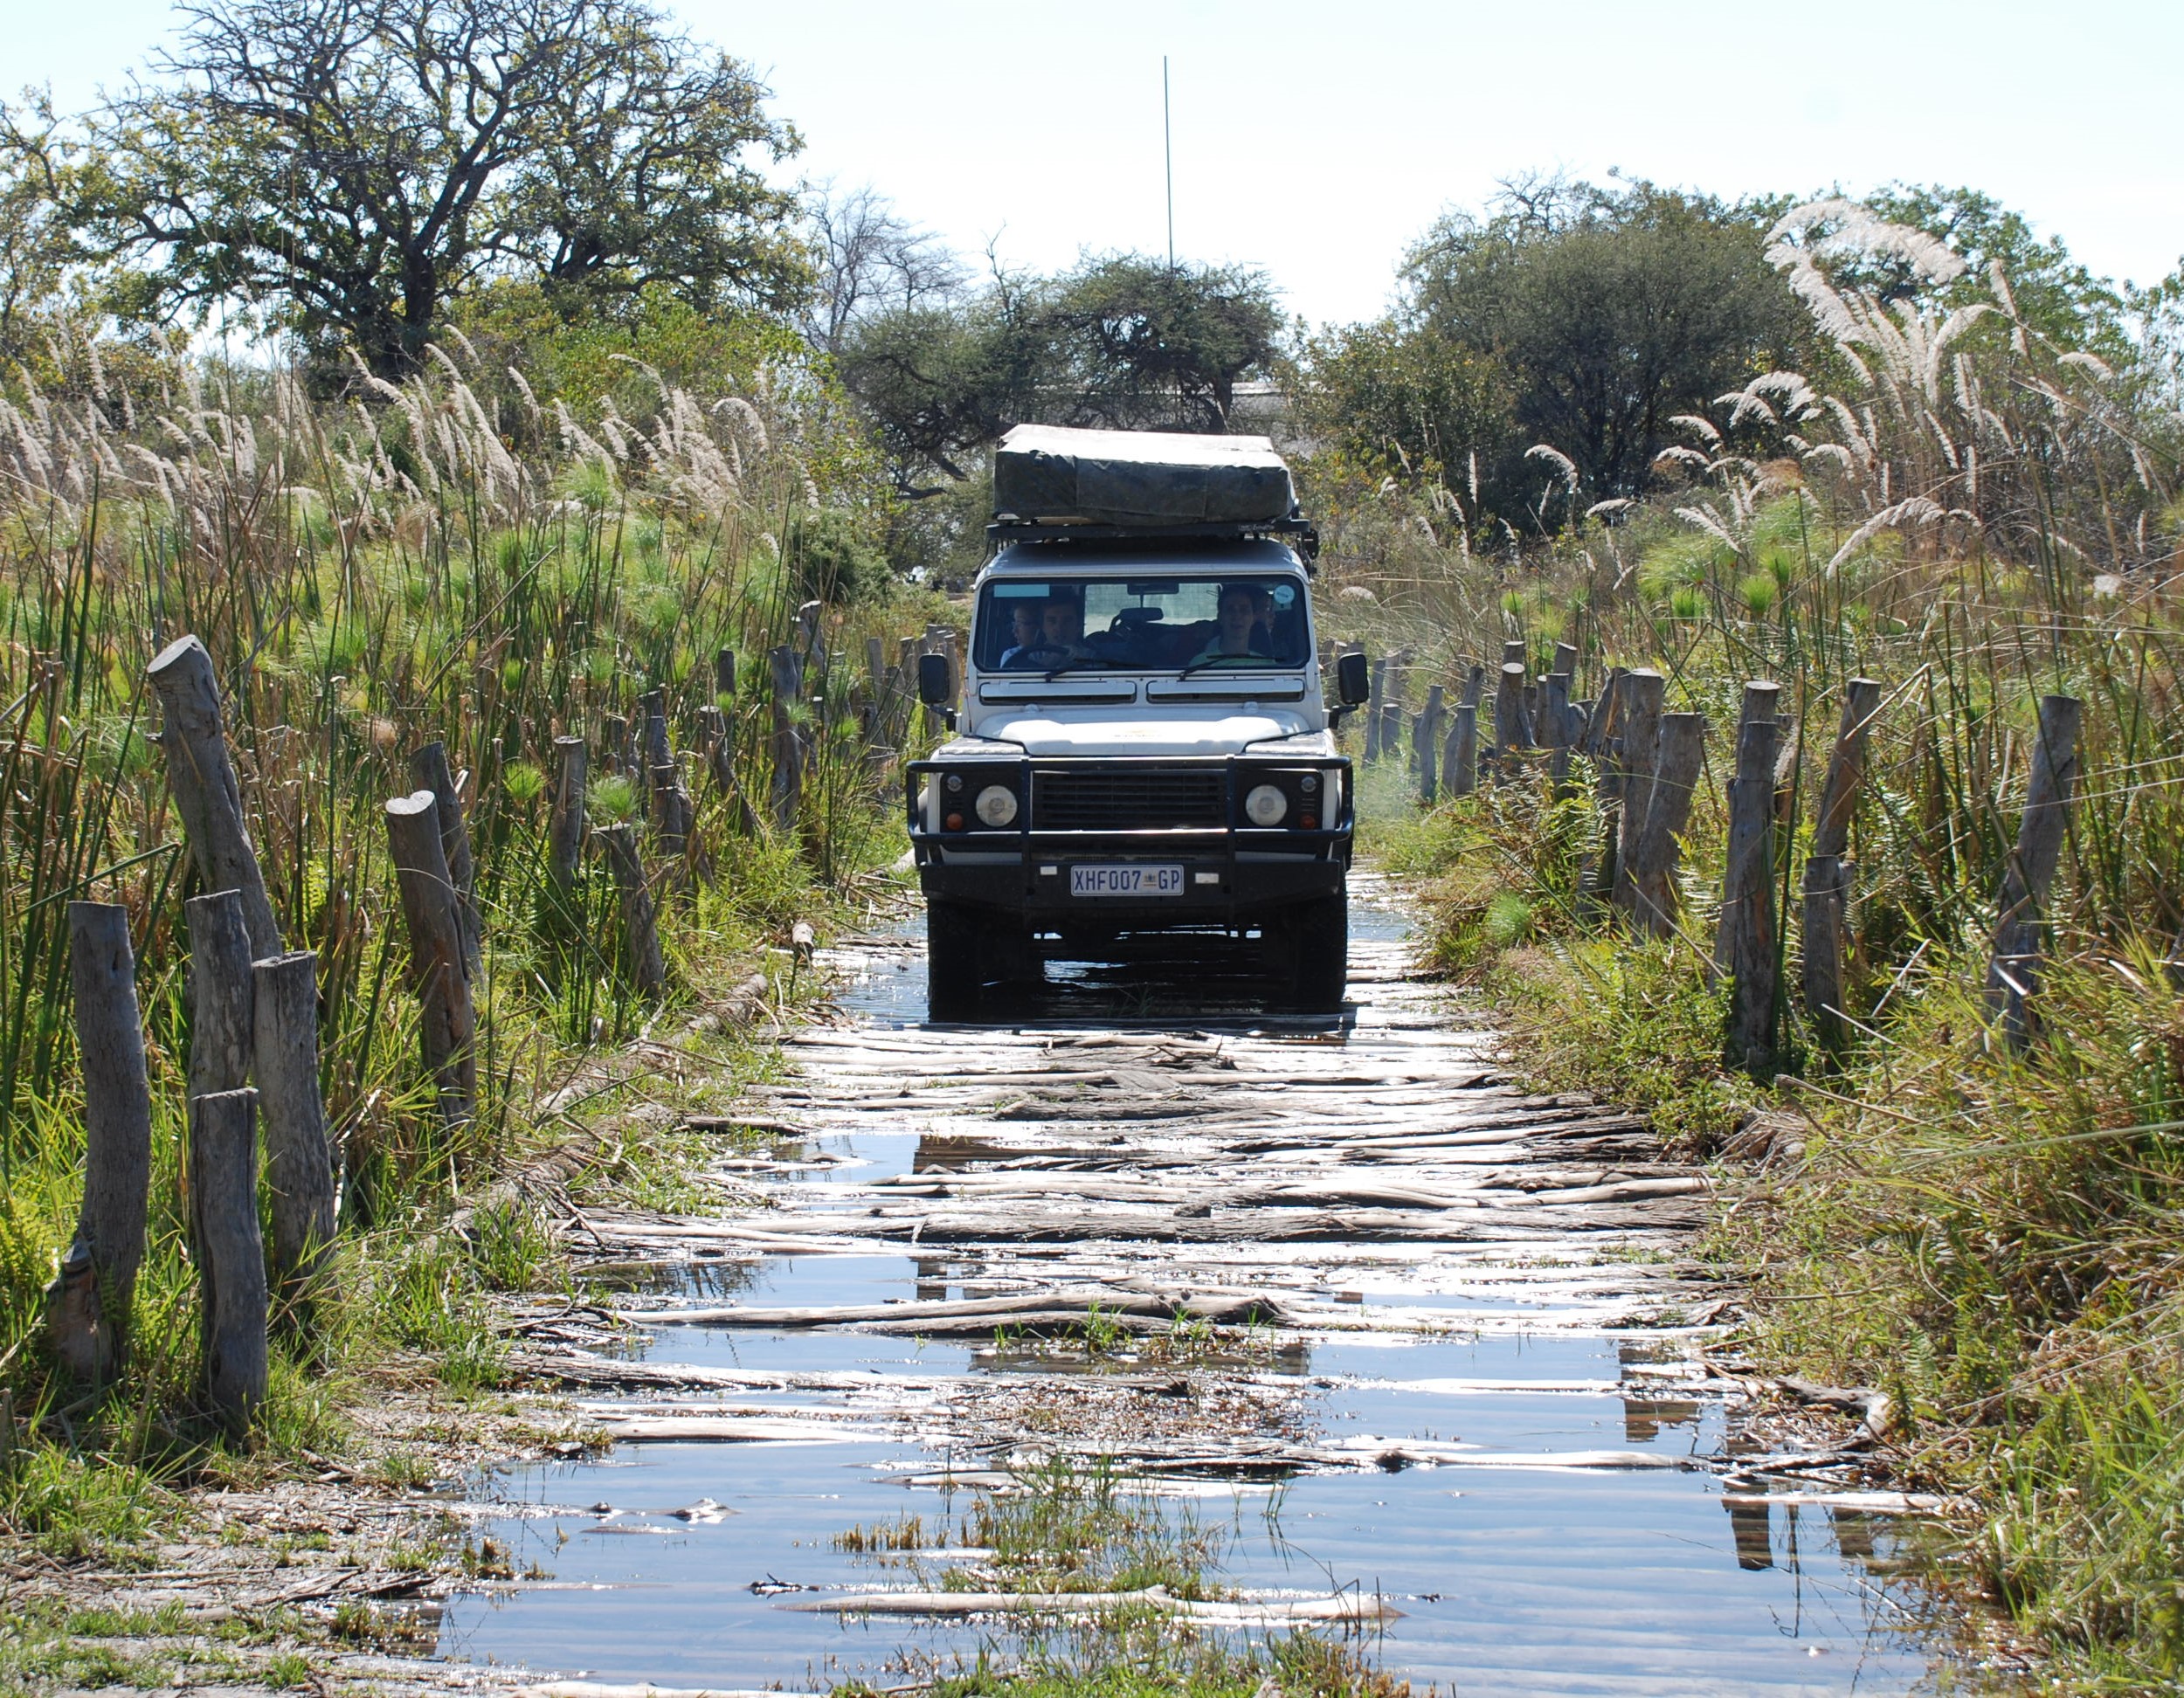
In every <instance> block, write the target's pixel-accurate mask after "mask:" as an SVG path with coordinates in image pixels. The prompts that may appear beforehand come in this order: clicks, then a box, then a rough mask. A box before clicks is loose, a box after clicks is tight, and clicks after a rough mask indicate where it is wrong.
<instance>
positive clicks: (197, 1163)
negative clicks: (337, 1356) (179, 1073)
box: [190, 1090, 266, 1432]
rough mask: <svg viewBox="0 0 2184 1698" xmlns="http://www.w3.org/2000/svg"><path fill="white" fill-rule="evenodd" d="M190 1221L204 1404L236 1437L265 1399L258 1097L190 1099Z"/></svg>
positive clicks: (220, 1094) (237, 1094) (224, 1094)
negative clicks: (199, 1307) (199, 1306)
mask: <svg viewBox="0 0 2184 1698" xmlns="http://www.w3.org/2000/svg"><path fill="white" fill-rule="evenodd" d="M190 1239H191V1253H192V1260H195V1261H196V1263H197V1287H198V1290H199V1292H200V1293H201V1294H202V1295H201V1301H202V1305H203V1310H204V1312H203V1315H202V1317H201V1318H200V1320H199V1322H198V1329H199V1335H200V1338H201V1341H202V1344H203V1350H204V1394H205V1401H206V1403H207V1404H208V1405H210V1406H211V1410H212V1412H213V1413H214V1414H215V1415H216V1416H218V1418H219V1419H220V1421H221V1423H222V1424H223V1425H225V1426H226V1427H227V1428H228V1430H229V1431H230V1432H240V1431H242V1430H243V1429H244V1428H245V1427H246V1426H248V1425H250V1419H251V1417H252V1415H253V1414H254V1413H256V1412H257V1410H258V1407H259V1405H261V1404H263V1403H264V1402H265V1400H266V1251H265V1244H264V1241H263V1239H261V1238H260V1237H259V1230H258V1093H257V1092H255V1091H249V1090H244V1091H216V1092H214V1093H212V1094H211V1095H209V1096H200V1097H192V1098H191V1099H190Z"/></svg>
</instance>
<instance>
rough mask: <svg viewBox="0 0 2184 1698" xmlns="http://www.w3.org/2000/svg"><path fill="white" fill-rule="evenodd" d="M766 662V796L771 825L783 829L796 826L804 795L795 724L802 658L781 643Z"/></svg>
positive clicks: (800, 695)
mask: <svg viewBox="0 0 2184 1698" xmlns="http://www.w3.org/2000/svg"><path fill="white" fill-rule="evenodd" d="M766 663H767V666H768V668H769V669H770V671H771V674H772V681H773V746H772V751H771V752H772V756H773V782H772V786H771V789H770V790H769V791H768V799H769V801H770V802H771V813H772V815H773V825H774V829H775V830H776V831H778V832H784V833H786V832H792V831H794V830H795V829H796V817H797V810H798V805H799V804H800V803H801V802H802V801H803V797H804V739H803V738H802V737H801V736H800V735H798V725H797V715H798V712H799V711H800V710H801V708H802V706H803V700H804V662H803V661H802V660H801V659H799V658H798V655H797V652H796V648H795V645H793V644H789V643H784V644H782V645H780V646H779V647H778V648H775V649H773V650H772V651H771V652H769V653H768V654H767V656H766Z"/></svg>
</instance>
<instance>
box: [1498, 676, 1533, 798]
mask: <svg viewBox="0 0 2184 1698" xmlns="http://www.w3.org/2000/svg"><path fill="white" fill-rule="evenodd" d="M1531 747H1532V732H1531V719H1530V717H1529V716H1528V715H1527V714H1525V712H1524V662H1523V661H1521V660H1505V661H1503V663H1502V675H1501V682H1500V685H1499V686H1498V687H1496V690H1495V693H1494V749H1495V753H1496V756H1498V757H1499V759H1500V762H1501V764H1500V765H1499V766H1497V767H1496V777H1500V778H1506V777H1509V776H1510V773H1511V772H1512V771H1513V770H1515V764H1516V762H1517V751H1518V750H1520V749H1530V748H1531Z"/></svg>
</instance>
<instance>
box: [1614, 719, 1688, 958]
mask: <svg viewBox="0 0 2184 1698" xmlns="http://www.w3.org/2000/svg"><path fill="white" fill-rule="evenodd" d="M1660 727H1661V728H1660V734H1659V740H1658V748H1659V755H1658V756H1657V758H1656V760H1655V765H1654V771H1653V778H1652V782H1651V784H1650V786H1649V790H1650V792H1651V794H1650V796H1649V797H1648V801H1647V804H1646V823H1645V827H1644V829H1643V830H1642V831H1641V832H1639V834H1638V839H1637V842H1636V844H1635V846H1634V847H1633V849H1632V851H1631V858H1630V883H1631V910H1630V920H1631V928H1632V929H1633V930H1634V931H1635V932H1636V933H1637V934H1638V935H1639V936H1641V937H1667V936H1669V935H1672V934H1673V933H1674V932H1675V930H1676V908H1677V902H1676V860H1677V858H1678V855H1679V852H1680V845H1679V843H1678V841H1677V840H1678V839H1679V838H1680V837H1681V835H1682V833H1683V827H1684V826H1685V825H1686V824H1688V823H1689V821H1690V817H1691V793H1692V791H1693V790H1695V789H1696V788H1697V784H1698V775H1699V769H1700V768H1701V767H1702V766H1703V765H1704V763H1705V760H1706V720H1705V717H1704V715H1703V714H1662V715H1661V721H1660Z"/></svg>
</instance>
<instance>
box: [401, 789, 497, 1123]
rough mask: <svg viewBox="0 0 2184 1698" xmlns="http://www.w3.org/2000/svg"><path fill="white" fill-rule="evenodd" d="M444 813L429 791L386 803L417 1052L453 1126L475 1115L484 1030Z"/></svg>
mask: <svg viewBox="0 0 2184 1698" xmlns="http://www.w3.org/2000/svg"><path fill="white" fill-rule="evenodd" d="M386 816H387V839H388V843H389V845H390V847H391V849H392V850H393V853H394V866H395V873H396V877H397V881H398V882H399V884H400V886H401V889H402V916H403V921H404V924H405V925H406V927H407V928H408V930H409V934H410V985H411V990H414V991H415V992H416V994H417V998H418V1004H419V1018H418V1047H419V1049H420V1051H421V1053H422V1055H423V1060H424V1063H425V1072H426V1073H430V1074H431V1075H432V1081H433V1084H434V1087H435V1088H436V1089H437V1090H438V1092H439V1109H440V1115H441V1116H442V1118H443V1119H445V1120H446V1122H447V1123H448V1124H449V1125H451V1126H452V1125H454V1124H457V1123H458V1122H463V1121H467V1120H469V1119H470V1118H471V1116H472V1115H474V1114H475V1113H476V1112H477V1107H478V1060H477V1045H476V1041H475V1040H476V1038H477V1035H478V1029H477V1019H476V1016H475V1014H474V1012H473V1010H472V1007H471V1002H470V975H469V971H468V969H467V965H466V963H465V956H464V950H463V934H462V915H461V911H460V908H458V906H457V904H456V901H455V887H454V885H453V881H452V880H450V879H449V877H448V873H447V852H446V850H445V849H444V848H443V847H442V846H441V838H440V830H439V802H438V799H437V798H436V797H434V796H433V794H432V791H431V790H416V791H413V792H412V793H411V794H410V795H408V796H405V797H397V798H396V799H395V800H393V801H391V802H389V803H388V804H386Z"/></svg>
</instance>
